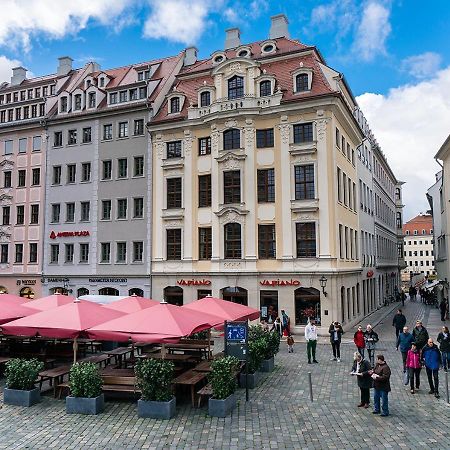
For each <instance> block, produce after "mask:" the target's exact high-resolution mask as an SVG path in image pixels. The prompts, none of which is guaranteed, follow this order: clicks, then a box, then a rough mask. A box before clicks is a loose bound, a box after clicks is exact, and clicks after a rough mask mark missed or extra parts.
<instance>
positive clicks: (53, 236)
mask: <svg viewBox="0 0 450 450" xmlns="http://www.w3.org/2000/svg"><path fill="white" fill-rule="evenodd" d="M86 236H90V233H89V231H87V230H84V231H58V232H57V233H55V232H54V231H52V232H51V233H50V239H56V238H60V237H86Z"/></svg>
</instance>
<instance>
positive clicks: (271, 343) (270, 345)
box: [261, 331, 280, 372]
mask: <svg viewBox="0 0 450 450" xmlns="http://www.w3.org/2000/svg"><path fill="white" fill-rule="evenodd" d="M263 339H264V341H265V344H266V349H265V352H264V357H263V361H262V363H261V372H272V370H273V368H274V367H275V355H276V354H277V353H278V351H279V350H280V335H279V334H278V333H274V332H270V331H269V332H268V331H266V332H264V337H263Z"/></svg>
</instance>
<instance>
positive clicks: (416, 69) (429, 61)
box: [401, 52, 442, 79]
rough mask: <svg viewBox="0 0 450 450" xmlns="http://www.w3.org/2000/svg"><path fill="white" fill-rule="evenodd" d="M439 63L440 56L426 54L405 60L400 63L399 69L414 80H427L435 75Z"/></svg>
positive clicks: (440, 60)
mask: <svg viewBox="0 0 450 450" xmlns="http://www.w3.org/2000/svg"><path fill="white" fill-rule="evenodd" d="M441 62H442V57H441V55H439V54H438V53H433V52H426V53H422V54H420V55H414V56H410V57H409V58H405V59H404V60H403V61H402V63H401V69H402V70H403V71H405V72H408V73H409V74H410V75H412V76H413V77H415V78H419V79H421V78H429V77H432V76H434V75H435V74H436V72H437V71H438V70H439V68H440V66H441Z"/></svg>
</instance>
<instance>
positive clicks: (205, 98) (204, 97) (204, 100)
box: [200, 91, 211, 106]
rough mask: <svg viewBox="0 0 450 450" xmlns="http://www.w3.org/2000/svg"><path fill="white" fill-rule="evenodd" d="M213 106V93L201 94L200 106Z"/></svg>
mask: <svg viewBox="0 0 450 450" xmlns="http://www.w3.org/2000/svg"><path fill="white" fill-rule="evenodd" d="M210 104H211V92H209V91H206V92H202V93H201V94H200V106H209V105H210Z"/></svg>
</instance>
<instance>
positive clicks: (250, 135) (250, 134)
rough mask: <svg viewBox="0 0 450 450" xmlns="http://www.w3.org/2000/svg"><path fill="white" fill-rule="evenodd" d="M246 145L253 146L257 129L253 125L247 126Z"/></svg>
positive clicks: (245, 129)
mask: <svg viewBox="0 0 450 450" xmlns="http://www.w3.org/2000/svg"><path fill="white" fill-rule="evenodd" d="M244 131H245V146H246V147H250V148H253V143H254V140H255V129H254V128H253V127H245V128H244Z"/></svg>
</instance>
